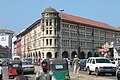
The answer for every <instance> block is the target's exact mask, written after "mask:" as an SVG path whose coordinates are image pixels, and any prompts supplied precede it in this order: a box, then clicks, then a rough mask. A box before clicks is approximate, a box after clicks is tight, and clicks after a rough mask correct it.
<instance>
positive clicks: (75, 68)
mask: <svg viewBox="0 0 120 80" xmlns="http://www.w3.org/2000/svg"><path fill="white" fill-rule="evenodd" d="M79 61H80V59H79V58H78V56H77V55H75V58H74V59H73V65H74V71H73V74H78V71H79Z"/></svg>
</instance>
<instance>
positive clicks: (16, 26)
mask: <svg viewBox="0 0 120 80" xmlns="http://www.w3.org/2000/svg"><path fill="white" fill-rule="evenodd" d="M50 6H51V7H52V8H54V9H56V10H57V11H59V10H60V9H64V13H67V14H71V15H75V16H79V17H83V18H87V19H91V20H95V21H99V22H103V23H106V24H109V25H111V26H113V27H120V0H0V29H9V30H12V31H14V32H15V33H19V32H20V31H22V30H23V29H25V28H27V27H29V26H30V25H31V24H33V23H34V22H35V21H37V20H38V19H40V18H41V13H42V12H43V11H44V10H45V9H46V8H48V7H50Z"/></svg>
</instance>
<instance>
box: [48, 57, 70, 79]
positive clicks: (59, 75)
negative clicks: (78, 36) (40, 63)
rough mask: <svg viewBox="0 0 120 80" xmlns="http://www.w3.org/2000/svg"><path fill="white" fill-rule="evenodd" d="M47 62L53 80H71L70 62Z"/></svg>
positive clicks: (56, 60)
mask: <svg viewBox="0 0 120 80" xmlns="http://www.w3.org/2000/svg"><path fill="white" fill-rule="evenodd" d="M47 62H48V69H49V72H50V74H51V75H52V80H70V76H69V69H68V62H67V60H66V59H49V60H47Z"/></svg>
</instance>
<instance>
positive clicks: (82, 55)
mask: <svg viewBox="0 0 120 80" xmlns="http://www.w3.org/2000/svg"><path fill="white" fill-rule="evenodd" d="M75 55H77V52H76V51H73V52H72V53H71V55H70V54H69V53H68V52H67V51H64V52H63V53H62V58H69V59H73V58H74V56H75ZM44 56H46V58H53V57H54V58H58V57H59V54H58V52H56V53H55V54H54V56H53V55H52V53H51V52H47V53H46V55H45V54H44V53H41V52H40V51H39V52H33V53H30V54H27V55H26V57H34V58H36V59H38V58H44ZM78 57H79V58H80V59H84V58H88V57H92V52H88V53H87V57H86V53H85V52H84V51H82V52H80V53H79V54H78Z"/></svg>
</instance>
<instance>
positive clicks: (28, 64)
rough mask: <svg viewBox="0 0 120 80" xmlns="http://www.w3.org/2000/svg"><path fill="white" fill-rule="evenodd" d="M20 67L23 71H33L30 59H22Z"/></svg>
mask: <svg viewBox="0 0 120 80" xmlns="http://www.w3.org/2000/svg"><path fill="white" fill-rule="evenodd" d="M22 68H23V72H24V73H29V72H31V73H34V71H35V68H34V65H33V64H32V63H31V62H30V61H22Z"/></svg>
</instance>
